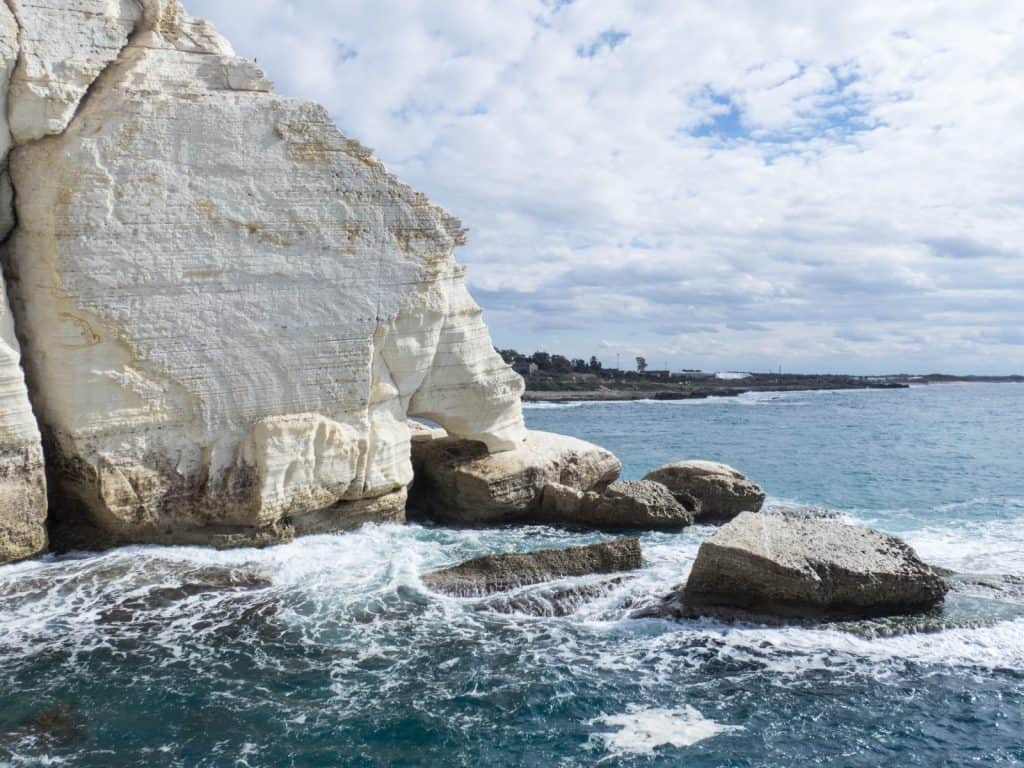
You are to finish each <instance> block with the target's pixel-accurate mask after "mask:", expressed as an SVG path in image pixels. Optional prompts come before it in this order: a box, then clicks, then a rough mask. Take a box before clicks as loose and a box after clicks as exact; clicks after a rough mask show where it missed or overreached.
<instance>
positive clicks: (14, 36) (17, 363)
mask: <svg viewBox="0 0 1024 768" xmlns="http://www.w3.org/2000/svg"><path fill="white" fill-rule="evenodd" d="M18 50H19V44H18V25H17V24H16V23H15V20H14V17H13V16H12V15H11V12H10V10H9V9H8V7H7V5H4V4H0V86H2V85H3V84H6V83H7V82H8V80H9V78H10V77H11V74H12V73H13V72H14V69H15V66H16V64H17V61H18ZM8 108H9V100H8V95H7V92H6V90H5V89H4V88H3V87H0V240H2V239H3V238H6V237H7V236H8V235H9V234H10V232H11V229H12V228H13V227H14V216H13V208H12V205H13V190H12V189H11V183H10V176H9V174H8V170H7V153H8V150H9V149H10V147H11V135H10V130H9V129H8V124H7V115H8ZM46 542H47V535H46V480H45V472H44V466H43V449H42V443H41V442H40V436H39V428H38V426H37V424H36V420H35V416H34V415H33V413H32V406H31V405H30V403H29V399H28V391H27V389H26V387H25V377H24V374H23V373H22V369H21V350H20V348H19V345H18V340H17V338H16V336H15V331H14V319H13V317H12V315H11V308H10V304H9V303H8V299H7V290H6V287H5V285H4V282H3V281H0V563H6V562H10V561H13V560H21V559H24V558H27V557H32V556H33V555H37V554H39V553H40V552H42V551H43V550H45V549H46Z"/></svg>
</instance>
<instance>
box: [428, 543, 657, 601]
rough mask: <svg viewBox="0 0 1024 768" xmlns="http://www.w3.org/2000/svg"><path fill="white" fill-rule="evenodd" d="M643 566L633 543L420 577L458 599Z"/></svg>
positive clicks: (505, 559) (480, 562)
mask: <svg viewBox="0 0 1024 768" xmlns="http://www.w3.org/2000/svg"><path fill="white" fill-rule="evenodd" d="M642 564H643V557H642V556H641V552H640V542H639V541H638V540H637V539H632V538H626V539H618V540H617V541H612V542H608V543H603V544H590V545H589V546H585V547H570V548H568V549H546V550H541V551H540V552H528V553H512V554H503V555H487V556H485V557H477V558H474V559H473V560H468V561H466V562H465V563H461V564H460V565H455V566H452V567H451V568H445V569H443V570H440V571H432V572H431V573H427V574H425V575H424V576H423V583H424V584H425V585H427V586H428V587H430V588H431V589H434V590H437V591H439V592H445V593H447V594H450V595H457V596H460V597H474V596H480V595H489V594H492V593H494V592H503V591H506V590H509V589H514V588H516V587H522V586H526V585H529V584H539V583H541V582H544V581H551V580H553V579H563V578H567V577H571V576H586V575H588V574H592V573H620V572H623V571H633V570H636V569H637V568H640V566H641V565H642Z"/></svg>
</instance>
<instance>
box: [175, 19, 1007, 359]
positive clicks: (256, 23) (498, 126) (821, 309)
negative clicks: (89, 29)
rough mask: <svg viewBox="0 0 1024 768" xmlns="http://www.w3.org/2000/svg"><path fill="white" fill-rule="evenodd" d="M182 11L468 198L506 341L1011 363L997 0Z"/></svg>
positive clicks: (433, 184)
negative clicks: (202, 19) (607, 342)
mask: <svg viewBox="0 0 1024 768" xmlns="http://www.w3.org/2000/svg"><path fill="white" fill-rule="evenodd" d="M189 6H190V9H191V10H192V11H193V13H195V14H197V15H202V16H205V17H207V18H210V19H212V20H213V21H214V22H215V23H216V24H217V25H218V27H219V28H220V29H221V31H222V32H224V33H225V34H226V35H227V36H228V37H229V38H230V39H231V40H232V41H233V42H234V44H235V46H236V48H237V49H238V50H239V52H240V53H241V54H243V55H248V56H252V57H256V58H258V60H259V62H260V64H261V65H263V66H264V68H265V69H266V70H267V71H268V73H269V75H270V76H271V77H272V78H273V79H275V80H276V81H277V82H278V85H279V89H280V90H281V91H282V92H284V93H287V94H291V95H296V96H303V97H307V98H313V99H316V100H317V101H320V102H322V103H324V104H325V105H326V106H327V107H328V108H329V109H330V110H331V112H332V113H333V114H334V116H335V117H336V119H337V120H338V122H339V124H340V125H341V127H342V128H343V130H345V131H346V132H347V133H349V134H350V135H353V136H354V137H356V138H358V139H360V140H361V141H363V142H364V143H366V144H368V145H369V146H372V147H374V149H375V151H376V152H377V154H378V155H379V156H380V157H381V158H382V159H383V160H384V161H385V162H387V163H388V164H389V165H390V166H391V167H392V169H393V170H395V171H396V172H397V173H398V174H399V175H400V176H402V177H403V178H404V179H405V180H407V181H409V182H410V183H412V184H414V185H415V186H417V187H419V188H420V189H422V190H423V191H425V192H427V193H428V194H429V195H431V196H432V197H433V198H434V199H435V200H437V201H438V202H440V203H441V204H443V205H445V206H446V207H447V208H449V209H450V210H451V211H452V212H453V213H455V214H457V215H459V216H460V217H461V218H462V219H463V220H464V221H465V223H466V224H467V225H468V226H469V227H470V228H471V244H470V246H469V247H467V248H466V249H464V250H463V251H462V252H461V253H460V259H461V260H462V261H463V262H465V263H467V264H469V265H470V282H471V285H472V286H473V287H474V289H475V291H476V292H477V294H478V298H479V299H480V301H481V303H482V304H483V305H484V306H485V308H487V309H488V310H489V311H488V320H489V322H490V324H491V326H492V330H493V332H494V336H495V339H496V341H497V342H498V343H499V344H501V345H502V346H511V345H517V346H522V347H547V348H549V349H557V348H558V346H557V345H565V346H564V351H565V352H567V353H569V354H572V355H577V356H587V355H589V354H591V353H592V352H599V353H601V354H603V355H605V357H606V359H607V358H608V356H609V355H611V354H612V352H611V351H602V350H607V347H602V346H601V345H602V339H605V340H607V339H617V340H619V341H618V342H617V343H620V344H622V345H623V346H622V351H623V354H625V352H627V351H629V352H630V353H633V352H636V351H641V352H642V351H646V352H647V353H648V356H649V357H651V358H652V359H659V360H660V359H661V358H663V357H665V358H668V360H669V362H671V363H673V364H676V365H686V366H688V367H690V366H695V365H703V366H707V367H717V368H744V367H774V366H775V365H777V364H778V363H780V362H781V363H783V364H784V365H785V366H786V367H787V368H789V369H798V368H805V369H820V368H830V369H838V368H845V369H849V370H894V369H917V370H923V369H939V368H942V369H947V370H968V369H975V370H990V371H1010V370H1021V369H1024V344H1022V342H1021V336H1020V330H1019V329H1020V328H1021V327H1024V301H1022V297H1024V258H1022V255H1024V224H1022V221H1024V217H1022V213H1024V211H1022V208H1024V191H1022V188H1021V168H1022V167H1024V100H1022V99H1021V98H1020V83H1021V81H1022V77H1024V11H1022V10H1021V9H1020V6H1019V4H1017V3H1014V2H1012V0H1005V1H1004V2H978V3H970V4H964V3H952V2H949V3H942V4H939V5H937V4H936V3H933V2H931V1H930V0H918V1H917V2H905V3H891V2H883V1H880V0H877V1H871V0H865V1H864V2H859V3H851V4H844V5H838V4H834V3H830V4H808V3H804V2H796V0H776V2H757V1H756V0H749V1H748V2H736V3H718V2H713V1H712V0H705V1H703V2H702V1H698V0H694V2H687V3H678V2H675V0H647V1H646V2H620V1H618V0H616V1H615V2H613V1H612V0H575V2H572V3H570V4H566V3H559V2H554V1H553V0H546V1H545V0H523V1H521V2H515V3H508V2H502V1H501V0H446V1H445V2H438V0H401V1H400V2H399V0H373V2H370V1H369V0H321V1H320V2H317V3H312V2H309V3H301V4H300V3H298V2H292V3H287V2H281V1H280V0H251V2H249V3H247V4H246V7H245V10H244V12H241V13H240V12H239V6H238V4H237V3H236V2H234V1H233V0H192V2H189Z"/></svg>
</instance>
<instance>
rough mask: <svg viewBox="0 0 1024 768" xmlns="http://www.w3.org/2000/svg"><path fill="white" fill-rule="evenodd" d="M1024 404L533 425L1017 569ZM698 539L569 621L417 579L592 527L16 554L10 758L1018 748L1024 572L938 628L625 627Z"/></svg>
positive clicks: (552, 414) (204, 760)
mask: <svg viewBox="0 0 1024 768" xmlns="http://www.w3.org/2000/svg"><path fill="white" fill-rule="evenodd" d="M1022 398H1024V387H1022V386H1018V385H964V386H956V385H947V386H932V387H921V388H914V389H910V390H901V391H874V392H844V393H834V392H823V393H791V394H784V395H770V394H761V395H756V396H744V397H742V398H738V399H731V400H714V399H712V400H708V401H690V402H686V401H684V402H672V403H642V402H641V403H605V404H586V405H579V406H571V405H570V406H557V407H551V406H548V407H543V406H541V407H530V408H529V409H528V411H527V416H528V420H529V422H530V426H531V427H532V428H535V429H547V430H551V431H556V432H564V433H568V434H573V435H577V436H580V437H583V438H587V439H591V440H594V441H595V442H599V443H601V444H603V445H605V446H607V447H609V448H611V449H612V450H614V451H615V452H616V453H617V454H618V455H619V456H620V457H621V458H622V459H623V463H624V465H625V475H626V476H627V477H640V476H642V475H643V474H644V473H645V472H646V471H647V470H648V469H650V468H652V467H654V466H656V465H658V464H660V463H664V462H666V461H671V460H678V459H682V458H711V459H718V460H723V461H727V462H729V463H731V464H734V465H736V466H738V467H740V468H741V469H743V470H744V471H745V472H747V473H748V474H749V475H751V476H752V477H753V478H755V479H756V480H758V481H760V482H761V483H762V484H763V485H764V486H765V488H766V489H767V491H768V493H769V496H770V499H771V503H773V504H784V505H785V504H796V505H810V506H815V507H825V508H828V509H831V510H835V511H837V512H838V513H839V514H840V515H842V516H844V517H846V518H849V519H851V520H853V521H856V522H860V523H865V524H870V525H873V526H876V527H878V528H882V529H885V530H888V531H892V532H896V533H899V534H900V535H902V536H904V537H906V538H907V539H908V540H909V541H910V542H911V543H912V544H913V545H914V546H915V547H916V548H917V549H918V551H919V552H920V554H921V555H922V556H924V557H925V558H927V559H929V560H931V561H932V562H935V563H937V564H939V565H943V566H946V567H949V568H953V569H956V570H958V571H963V572H970V573H975V574H995V575H999V576H1007V575H1009V576H1011V577H1012V576H1017V577H1021V578H1024V472H1022V469H1024V458H1022V456H1024V404H1022ZM709 534H710V529H706V528H694V529H691V530H689V531H686V532H684V533H682V534H677V535H670V534H648V535H644V536H643V537H642V543H643V547H644V555H645V561H646V562H645V567H644V569H643V571H642V572H640V573H639V574H637V575H636V576H635V577H634V578H631V579H629V580H626V581H624V582H623V583H621V584H619V585H617V586H615V587H614V588H612V589H611V591H610V592H607V593H606V594H604V595H603V596H601V597H599V598H597V599H595V600H593V601H591V602H587V603H584V604H582V605H581V606H580V607H579V609H578V610H577V611H576V612H575V613H573V614H572V615H570V616H567V617H553V616H531V615H526V614H523V613H511V614H509V613H500V612H497V611H495V610H494V607H493V606H489V605H487V604H486V603H485V602H484V601H480V600H457V599H451V598H445V597H439V596H437V595H434V594H431V593H429V592H427V591H426V590H425V589H424V588H423V586H422V584H421V582H420V580H419V574H421V573H423V572H424V571H426V570H429V569H431V568H434V567H438V566H443V565H446V564H449V563H452V562H455V561H458V560H461V559H464V558H467V557H471V556H474V555H477V554H482V553H489V552H497V551H505V550H510V549H516V550H531V549H539V548H544V547H548V546H558V545H570V544H579V543H587V542H591V541H598V540H601V539H603V538H607V537H605V536H603V535H600V534H594V535H583V534H578V533H571V532H566V531H559V530H555V529H551V528H541V527H537V528H516V529H498V530H489V531H461V530H445V529H436V528H434V529H431V528H424V527H417V526H407V527H368V528H365V529H363V530H361V531H358V532H355V533H351V534H347V535H339V536H323V537H314V538H309V539H304V540H301V541H299V542H296V543H294V544H291V545H287V546H283V547H277V548H273V549H268V550H263V551H255V550H243V551H234V552H213V551H207V550H203V549H159V548H130V549H123V550H119V551H115V552H110V553H106V554H103V555H99V556H81V557H66V558H61V559H55V558H49V559H44V560H42V561H37V562H31V563H22V564H18V565H14V566H7V567H3V568H0V765H15V766H22V765H74V766H98V767H99V766H102V767H103V768H113V767H116V766H136V765H148V766H165V765H166V766H349V765H351V766H388V765H396V766H400V765H407V766H413V765H416V766H419V765H423V766H481V765H486V766H520V765H530V766H590V765H595V764H602V765H645V766H646V765H659V766H660V765H664V766H678V765H686V766H817V765H822V766H824V765H828V766H872V767H873V766H879V765H883V764H888V763H889V762H890V761H891V763H892V764H893V765H900V766H939V765H957V766H959V765H981V766H991V765H1024V586H1022V584H1024V582H1020V583H1015V582H1014V581H1013V579H1010V580H1005V579H1004V580H996V582H995V583H997V584H999V585H1002V586H1000V587H999V588H998V589H993V590H987V591H986V590H984V589H982V590H980V591H977V590H976V591H975V592H972V593H970V594H958V595H954V596H953V597H951V599H950V601H949V605H948V607H947V609H946V610H945V612H944V613H942V614H940V615H936V616H932V617H930V618H929V620H928V621H924V622H920V624H919V625H915V626H912V627H911V629H916V630H926V631H911V632H905V631H896V630H899V629H901V627H899V626H894V625H886V626H881V627H879V626H868V625H863V626H849V627H847V626H844V627H831V628H824V629H808V628H784V629H779V628H764V627H757V626H749V625H746V626H745V625H736V626H730V625H725V624H719V623H714V622H704V621H702V622H682V623H673V622H666V621H658V620H631V619H629V618H628V616H629V613H630V612H631V611H632V610H633V609H634V608H635V607H636V606H637V605H642V604H644V603H645V602H646V601H649V600H651V599H652V598H653V597H655V596H657V595H659V594H661V593H663V592H665V591H666V589H667V588H670V587H671V586H672V585H674V584H676V583H678V582H680V581H683V580H684V579H685V576H686V574H687V572H688V570H689V568H690V565H691V563H692V561H693V558H694V556H695V554H696V551H697V547H698V546H699V544H700V542H701V541H702V540H703V539H704V538H706V537H707V536H708V535H709ZM584 581H586V580H584ZM1007 584H1009V585H1010V587H1009V588H1004V587H1005V585H1007ZM534 604H537V603H536V601H535V602H534ZM903 629H905V627H903Z"/></svg>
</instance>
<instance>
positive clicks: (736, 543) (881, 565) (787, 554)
mask: <svg viewBox="0 0 1024 768" xmlns="http://www.w3.org/2000/svg"><path fill="white" fill-rule="evenodd" d="M947 590H948V586H947V584H946V581H945V579H944V578H943V576H942V575H941V574H940V573H939V572H938V571H937V570H936V569H934V568H932V567H931V566H929V565H927V564H926V563H924V562H922V561H921V559H920V558H918V556H917V554H916V553H915V552H914V550H913V549H911V548H910V547H909V546H908V545H907V544H905V543H904V542H902V541H900V540H899V539H897V538H896V537H895V536H889V535H887V534H883V533H879V532H877V531H872V530H869V529H866V528H855V527H853V526H849V525H843V524H842V523H834V522H827V521H820V520H815V521H811V520H797V519H793V518H786V517H779V516H774V515H760V514H754V513H750V512H745V513H743V514H741V515H740V516H739V517H737V518H736V519H735V520H733V521H732V522H731V523H729V524H727V525H725V526H724V527H722V528H721V529H720V530H718V531H717V532H716V533H715V535H714V536H712V537H711V538H710V539H708V540H707V541H705V542H704V543H703V544H702V545H701V547H700V550H699V551H698V553H697V559H696V561H695V562H694V564H693V570H692V571H691V573H690V577H689V580H688V581H687V583H686V587H685V589H684V591H683V596H682V607H681V611H682V613H683V615H686V616H715V617H720V618H726V619H741V620H747V619H750V620H755V621H764V620H768V621H779V620H782V621H785V620H844V619H862V618H870V617H877V616H887V615H900V614H908V613H914V612H917V611H923V610H926V609H928V608H931V607H933V606H935V605H937V604H939V603H941V602H942V600H943V597H944V596H945V594H946V591H947Z"/></svg>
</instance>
